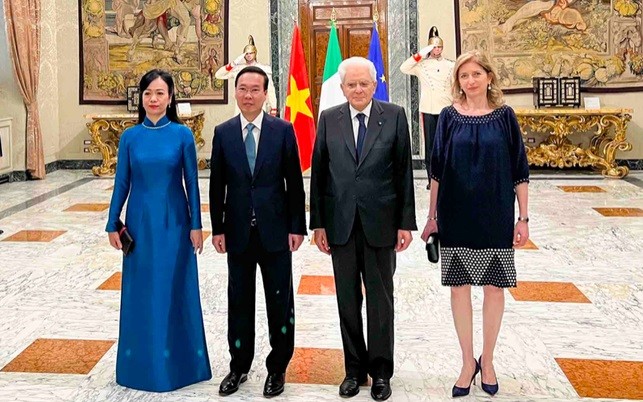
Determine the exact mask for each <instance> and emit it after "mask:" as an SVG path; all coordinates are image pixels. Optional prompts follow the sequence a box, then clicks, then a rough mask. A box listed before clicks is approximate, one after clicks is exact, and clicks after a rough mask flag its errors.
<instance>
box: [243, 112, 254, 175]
mask: <svg viewBox="0 0 643 402" xmlns="http://www.w3.org/2000/svg"><path fill="white" fill-rule="evenodd" d="M246 128H247V129H248V134H246V140H245V141H244V142H245V144H246V156H247V157H248V166H250V173H254V171H255V161H256V160H257V151H256V150H255V144H256V141H255V136H254V134H252V130H253V129H254V128H255V125H254V124H252V123H248V125H247V126H246Z"/></svg>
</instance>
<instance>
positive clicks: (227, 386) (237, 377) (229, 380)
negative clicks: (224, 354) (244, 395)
mask: <svg viewBox="0 0 643 402" xmlns="http://www.w3.org/2000/svg"><path fill="white" fill-rule="evenodd" d="M246 380H248V375H247V374H241V373H237V372H234V371H231V372H230V373H229V374H228V375H227V376H225V378H224V379H223V381H221V385H219V394H221V395H230V394H234V393H235V392H237V390H238V389H239V385H241V384H242V383H244V382H246Z"/></svg>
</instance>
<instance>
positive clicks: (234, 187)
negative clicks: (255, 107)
mask: <svg viewBox="0 0 643 402" xmlns="http://www.w3.org/2000/svg"><path fill="white" fill-rule="evenodd" d="M210 163H211V168H210V169H211V173H210V217H211V219H212V234H213V235H217V234H225V237H226V249H227V251H228V252H230V253H241V252H243V251H244V250H245V249H246V247H247V246H248V240H249V238H250V221H251V219H252V210H253V208H254V211H255V216H256V219H257V228H258V230H259V236H260V239H261V242H262V244H263V247H264V248H265V249H266V251H270V252H274V251H280V250H284V249H288V234H289V233H294V234H302V235H305V234H306V213H305V202H306V201H305V193H304V183H303V179H302V175H301V170H300V165H299V151H298V148H297V141H296V139H295V132H294V130H293V127H292V124H290V123H289V122H287V121H285V120H281V119H278V118H275V117H272V116H270V115H267V114H264V118H263V121H262V123H261V135H260V137H259V147H258V150H257V160H256V163H255V170H254V173H251V172H250V167H249V166H248V158H247V157H246V149H245V145H244V143H243V137H242V134H241V119H240V118H239V116H236V117H233V118H232V119H230V120H228V121H226V122H224V123H221V124H220V125H218V126H216V127H215V129H214V139H213V140H212V157H211V159H210Z"/></svg>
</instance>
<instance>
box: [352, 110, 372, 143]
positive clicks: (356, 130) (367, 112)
mask: <svg viewBox="0 0 643 402" xmlns="http://www.w3.org/2000/svg"><path fill="white" fill-rule="evenodd" d="M372 106H373V101H370V102H368V105H366V107H365V108H364V110H362V111H361V112H360V111H359V110H357V109H355V108H354V107H353V106H351V105H350V103H349V104H348V108H349V109H350V112H351V123H353V138H355V146H357V134H358V133H359V120H358V119H357V115H358V114H359V113H364V115H365V116H366V117H365V118H364V125H366V127H368V118H369V117H370V115H371V107H372Z"/></svg>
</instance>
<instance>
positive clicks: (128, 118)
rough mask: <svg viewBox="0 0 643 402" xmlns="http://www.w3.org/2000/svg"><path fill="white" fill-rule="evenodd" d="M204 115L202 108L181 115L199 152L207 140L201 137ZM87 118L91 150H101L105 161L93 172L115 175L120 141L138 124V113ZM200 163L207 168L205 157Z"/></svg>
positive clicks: (89, 115)
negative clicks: (122, 135) (126, 131)
mask: <svg viewBox="0 0 643 402" xmlns="http://www.w3.org/2000/svg"><path fill="white" fill-rule="evenodd" d="M203 115H204V112H203V111H202V110H200V111H195V112H192V113H190V114H185V115H181V116H180V117H181V120H183V122H184V123H185V125H186V126H188V127H190V130H192V134H193V135H194V143H195V144H196V149H197V152H198V150H199V149H201V148H202V147H203V145H205V141H204V140H203V138H202V137H201V131H202V130H203V122H204V116H203ZM85 118H86V119H92V121H91V122H89V123H87V128H88V129H89V134H90V135H91V141H92V142H91V144H90V146H89V150H90V151H91V152H95V153H97V152H100V153H101V155H102V157H103V163H102V164H101V165H100V166H94V167H93V168H92V173H94V175H95V176H113V175H114V174H115V173H116V161H117V155H118V141H119V139H120V137H121V134H122V133H123V131H125V129H126V128H128V127H131V126H133V125H135V124H136V121H137V120H138V115H137V114H134V113H119V114H88V115H85ZM198 164H199V169H205V167H206V162H205V160H204V159H202V158H199V159H198Z"/></svg>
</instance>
